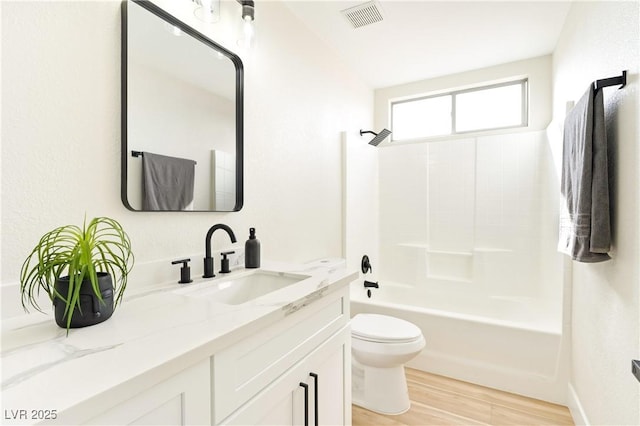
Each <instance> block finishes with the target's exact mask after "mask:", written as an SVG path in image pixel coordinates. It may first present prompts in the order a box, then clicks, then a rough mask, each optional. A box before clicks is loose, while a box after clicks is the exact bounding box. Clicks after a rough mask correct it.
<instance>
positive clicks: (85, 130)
mask: <svg viewBox="0 0 640 426" xmlns="http://www.w3.org/2000/svg"><path fill="white" fill-rule="evenodd" d="M176 3H177V2H176ZM186 3H187V4H189V3H190V2H186ZM223 3H226V4H227V6H228V7H235V6H238V5H237V3H236V2H223ZM1 8H2V9H1V13H2V88H1V89H2V113H3V115H2V217H1V219H2V224H1V231H2V271H1V282H2V285H3V290H5V287H10V286H11V285H12V284H15V283H16V282H17V280H18V275H19V272H20V267H21V265H22V262H23V260H24V258H25V257H26V256H27V254H28V253H29V252H30V250H31V249H32V247H33V246H34V245H35V243H36V242H37V240H38V239H39V237H40V236H41V235H42V234H43V233H45V232H46V231H48V230H50V229H52V228H53V227H55V226H59V225H63V224H67V223H81V222H82V220H83V217H84V215H85V214H86V215H87V217H93V216H98V215H107V216H111V217H114V218H116V219H117V220H119V221H120V222H121V223H122V224H123V226H124V228H125V229H126V230H127V232H128V233H129V235H130V237H131V239H132V242H133V247H134V250H135V255H136V265H137V266H136V268H135V269H136V270H146V269H145V265H149V264H151V263H154V262H158V261H161V262H162V265H163V268H165V269H162V272H163V274H162V275H161V276H158V277H157V279H162V280H165V281H168V280H172V279H178V277H179V276H178V273H179V270H178V268H177V267H173V266H171V265H170V264H169V261H170V260H172V259H178V258H180V257H183V256H186V255H192V256H193V258H192V274H194V276H197V275H198V274H201V273H202V256H203V255H204V238H205V234H206V231H207V230H208V229H209V227H210V226H211V225H213V224H215V223H226V224H228V225H230V226H231V227H232V228H233V229H234V230H235V231H236V235H237V237H238V239H239V240H240V242H241V244H242V243H244V240H245V239H246V238H247V237H248V228H249V227H251V226H253V227H256V229H257V235H258V238H259V239H260V240H261V242H262V250H263V256H265V257H267V258H270V259H276V260H292V261H307V260H311V259H314V258H319V257H323V256H340V255H342V227H343V226H342V225H343V223H342V221H343V217H342V213H341V207H342V171H341V132H342V131H344V130H351V131H355V130H357V129H359V128H360V127H361V126H368V125H370V124H371V121H372V117H373V107H372V105H373V91H372V90H371V89H370V88H369V87H368V86H366V85H364V84H363V83H362V82H361V81H360V80H359V79H358V78H356V77H355V76H354V75H353V74H351V73H350V72H349V71H348V70H347V69H346V68H345V67H344V66H343V65H342V64H341V63H340V62H339V60H338V59H337V57H336V56H335V55H334V54H333V53H332V51H330V50H328V48H326V46H325V45H324V44H322V43H321V42H320V41H319V39H318V38H317V37H316V36H315V35H312V34H311V33H310V32H309V31H308V30H307V29H306V28H305V27H303V26H302V25H301V23H300V22H299V21H297V19H296V18H295V17H294V16H293V15H292V14H291V13H290V12H289V10H288V9H287V8H286V7H284V6H283V5H282V4H281V3H280V2H276V1H274V2H258V4H257V5H256V30H257V34H256V42H255V44H254V47H253V49H252V50H251V52H249V53H248V54H246V55H244V56H243V61H244V66H245V127H244V128H245V205H244V208H243V209H242V211H241V212H239V213H135V212H130V211H128V210H126V209H125V207H124V206H123V204H122V202H121V201H120V30H121V26H120V2H117V1H105V2H95V1H87V2H77V1H76V2H31V1H29V2H6V1H3V2H1ZM234 10H235V9H234ZM239 14H240V11H239V6H238V10H237V20H238V21H240V17H239ZM187 15H189V14H187ZM191 16H192V15H191ZM233 16H234V17H235V16H236V14H234V15H233ZM223 18H224V16H223ZM220 25H222V26H223V27H224V25H225V23H224V22H221V24H220ZM228 47H230V48H231V49H234V50H235V46H231V45H229V46H228ZM213 244H214V248H215V249H221V248H223V247H225V246H228V245H229V241H228V239H227V237H226V235H223V234H222V233H219V234H218V233H217V234H216V235H215V236H214V241H213ZM147 269H149V268H147ZM157 270H158V269H157V268H155V269H154V271H156V272H155V273H157ZM134 272H135V270H134ZM165 272H166V273H165ZM140 275H141V274H137V275H136V279H134V280H132V281H130V285H131V286H134V287H135V286H138V285H142V283H143V281H145V279H147V278H148V276H140ZM3 293H5V294H7V292H3ZM2 302H3V316H7V315H10V314H11V313H13V312H14V311H16V309H17V310H18V311H19V310H20V309H21V307H20V306H19V301H18V300H17V299H9V300H8V299H7V298H6V297H3V301H2Z"/></svg>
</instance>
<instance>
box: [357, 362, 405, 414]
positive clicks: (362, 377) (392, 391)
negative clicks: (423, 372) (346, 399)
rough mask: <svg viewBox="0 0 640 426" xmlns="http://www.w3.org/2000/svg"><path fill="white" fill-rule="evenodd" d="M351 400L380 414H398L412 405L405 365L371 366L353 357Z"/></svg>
mask: <svg viewBox="0 0 640 426" xmlns="http://www.w3.org/2000/svg"><path fill="white" fill-rule="evenodd" d="M352 362H353V364H352V395H351V402H352V403H353V404H355V405H357V406H359V407H362V408H366V409H367V410H370V411H374V412H376V413H380V414H390V415H397V414H402V413H405V412H407V411H408V410H409V408H411V401H410V400H409V391H408V388H407V379H406V377H405V373H404V366H402V365H399V366H395V367H390V368H376V367H368V366H365V365H362V364H360V363H359V362H357V361H356V360H355V359H353V360H352Z"/></svg>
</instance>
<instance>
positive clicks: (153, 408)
mask: <svg viewBox="0 0 640 426" xmlns="http://www.w3.org/2000/svg"><path fill="white" fill-rule="evenodd" d="M209 377H210V374H209V360H205V361H203V362H201V363H199V364H197V365H195V366H193V367H191V368H188V369H187V370H185V371H183V372H182V373H179V374H177V375H175V376H173V377H171V378H170V379H168V380H165V381H164V382H162V383H159V384H157V385H156V386H154V387H152V388H151V389H148V390H146V391H144V392H142V393H140V394H138V395H136V396H135V397H133V398H131V399H129V400H127V401H126V402H124V403H122V404H120V405H117V406H115V407H112V408H111V409H109V410H107V411H106V412H104V413H102V414H100V415H99V416H96V417H94V418H93V419H91V420H90V421H89V422H87V424H92V425H97V424H103V425H104V424H108V425H196V424H200V425H204V424H211V420H210V419H211V405H210V395H211V392H210V390H211V387H210V382H209Z"/></svg>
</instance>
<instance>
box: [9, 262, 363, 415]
mask: <svg viewBox="0 0 640 426" xmlns="http://www.w3.org/2000/svg"><path fill="white" fill-rule="evenodd" d="M261 270H265V271H273V272H276V273H280V272H285V273H294V274H300V275H305V276H308V278H306V279H303V280H302V281H300V282H298V283H296V284H294V285H291V286H289V287H285V288H282V289H280V290H276V291H274V292H272V293H269V294H266V295H264V296H260V297H257V298H255V299H253V300H251V301H249V302H246V303H242V304H237V305H231V304H222V303H217V302H213V301H211V299H210V298H207V297H206V295H203V296H202V297H194V296H193V295H188V294H183V293H185V289H187V288H188V287H187V286H191V287H192V288H193V289H194V290H197V289H198V286H205V285H207V284H206V283H212V284H213V283H215V281H216V280H228V279H229V278H232V277H234V276H236V275H239V274H240V275H241V274H245V273H246V271H244V270H239V271H234V272H232V273H231V274H227V275H225V276H223V277H220V276H218V277H216V278H215V279H213V280H202V279H196V280H195V282H194V283H193V284H187V285H182V286H181V285H179V284H166V285H162V286H158V287H157V288H156V289H155V291H153V292H145V293H140V294H138V295H130V297H129V298H128V300H127V302H125V303H124V304H123V305H122V306H120V307H119V308H118V309H117V310H116V312H115V314H114V316H113V317H112V318H111V319H110V320H109V321H106V322H104V323H102V324H99V325H96V326H93V327H88V328H81V329H73V330H71V331H70V332H69V335H68V336H66V330H63V329H61V328H58V327H57V326H56V325H55V323H54V321H53V319H52V318H51V317H50V316H43V315H42V314H31V315H26V316H23V317H17V318H12V319H10V320H8V321H5V322H3V325H2V402H3V412H4V414H5V416H4V421H5V422H7V423H8V424H25V423H27V424H30V423H38V422H39V421H40V420H41V418H40V417H42V416H47V415H48V417H49V421H47V420H45V421H44V423H56V424H83V423H114V422H116V423H120V422H122V421H127V422H131V421H134V420H140V419H143V420H144V419H146V420H145V421H152V420H153V419H154V417H146V416H148V415H152V416H153V415H158V416H160V418H165V419H166V418H169V417H170V415H178V416H179V417H180V416H182V421H187V423H215V424H217V423H220V422H221V421H223V420H225V422H233V421H236V422H246V421H249V422H253V421H256V420H257V419H259V418H261V417H260V416H262V415H263V414H264V413H265V411H266V410H267V408H268V404H275V403H276V402H277V401H274V400H269V401H267V400H266V399H265V398H262V400H260V398H259V397H260V395H261V392H263V391H265V389H266V388H267V387H268V388H269V389H266V391H268V392H267V393H269V392H272V395H276V394H278V392H276V390H278V389H279V392H280V394H282V395H285V394H287V392H285V388H284V387H286V386H289V385H291V383H293V382H295V386H296V387H297V386H298V382H300V381H303V380H306V379H305V377H307V375H308V373H307V372H306V369H309V370H312V369H313V370H316V369H319V370H322V368H323V367H322V366H323V365H324V364H322V362H325V361H326V360H332V362H333V364H332V366H331V368H330V370H331V371H334V370H337V371H339V372H340V373H341V374H342V375H341V376H340V378H341V380H342V381H344V382H345V383H347V384H348V385H349V387H348V388H347V387H346V385H345V387H344V389H345V391H344V392H343V395H342V397H343V399H342V401H341V402H343V403H345V399H346V400H347V403H348V404H350V395H349V392H350V379H349V378H348V377H346V378H345V377H344V374H343V373H344V372H343V371H340V369H339V367H338V366H339V365H342V366H343V367H344V368H350V357H349V352H350V349H349V348H350V347H349V345H348V341H349V333H348V320H349V299H348V297H349V296H348V290H347V289H348V287H347V285H348V283H349V282H351V281H352V280H353V279H355V277H356V276H357V275H356V274H355V272H349V271H347V270H346V269H345V268H344V262H331V263H323V262H315V263H308V264H304V265H299V264H298V265H292V264H285V263H274V262H264V267H263V268H261ZM176 290H179V291H176ZM186 292H187V293H188V291H186ZM278 336H285V337H286V339H285V340H281V339H280V340H279V338H278ZM271 342H278V344H277V345H275V346H274V343H271ZM316 367H317V368H316ZM326 369H329V367H327V368H326ZM225 371H226V372H227V373H228V374H231V373H233V372H234V371H235V372H236V373H238V374H235V373H234V374H235V376H234V377H231V376H228V375H227V376H228V377H227V376H224V374H223V373H224V372H225ZM243 371H244V372H247V371H251V372H252V373H251V374H249V375H248V376H247V377H244V378H243V381H242V383H240V382H238V381H239V380H240V378H238V376H243V373H242V372H243ZM347 371H349V370H348V369H347ZM241 373H242V374H241ZM294 373H295V374H297V375H298V376H302V378H299V377H298V376H294V375H293V374H294ZM223 376H224V377H227V378H226V379H224V380H223V381H221V379H220V377H223ZM324 377H325V380H324V382H325V383H324V386H329V385H332V386H333V384H334V383H333V382H331V381H329V380H328V379H326V377H327V374H325V376H324ZM234 380H235V381H234ZM342 381H341V383H342ZM308 382H309V383H310V386H309V387H310V388H313V379H312V378H311V379H310V380H308ZM320 384H321V386H323V384H322V380H320ZM212 389H213V390H214V391H213V395H211V393H212V391H211V390H212ZM274 389H276V390H274ZM273 392H275V393H273ZM283 392H284V393H283ZM319 392H320V395H322V392H323V388H322V387H321V389H320V390H319ZM290 393H291V391H289V392H288V394H290ZM325 393H326V392H325ZM180 395H183V396H180ZM184 395H186V397H185V396H184ZM310 395H313V393H311V394H310ZM210 396H211V397H210ZM220 398H224V404H222V405H221V404H220V403H219V401H218V402H217V400H218V399H220ZM296 398H299V396H298V395H297V394H296ZM285 400H287V398H285V397H284V396H283V398H282V399H281V401H285ZM289 400H294V401H295V398H294V399H291V398H289ZM220 401H222V400H220ZM300 401H301V400H300ZM334 402H335V400H334ZM245 403H246V404H245ZM311 403H313V399H311ZM243 404H245V405H246V406H247V407H248V408H247V409H246V410H243V409H241V407H242V406H243ZM300 404H302V402H300ZM326 405H331V404H329V403H327V404H326ZM203 407H204V408H203ZM222 407H227V408H222ZM331 407H332V409H334V410H336V411H337V412H338V416H339V418H338V419H337V420H336V419H332V420H331V421H338V422H345V423H348V422H350V420H351V419H350V414H349V413H350V410H344V408H343V409H342V410H338V409H336V407H335V405H331ZM288 412H289V413H291V412H292V410H289V411H288ZM51 413H55V415H52V414H51ZM320 415H321V418H322V416H323V415H325V414H323V413H320ZM327 415H328V414H327ZM168 416H169V417H168ZM54 417H55V419H54ZM234 418H235V420H233V419H234ZM150 419H151V420H150ZM185 419H186V420H185ZM254 424H255V423H254Z"/></svg>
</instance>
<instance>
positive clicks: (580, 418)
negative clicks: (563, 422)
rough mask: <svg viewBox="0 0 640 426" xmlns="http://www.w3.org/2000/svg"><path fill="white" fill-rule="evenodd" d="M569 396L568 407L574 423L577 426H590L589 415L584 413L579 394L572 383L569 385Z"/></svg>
mask: <svg viewBox="0 0 640 426" xmlns="http://www.w3.org/2000/svg"><path fill="white" fill-rule="evenodd" d="M567 394H568V396H567V399H568V401H567V406H568V407H569V412H570V413H571V417H573V423H574V424H576V425H584V426H590V425H591V423H589V419H588V418H587V414H586V413H585V412H584V409H583V408H582V404H580V399H579V398H578V394H577V393H576V390H575V389H574V388H573V386H571V383H569V384H568V389H567Z"/></svg>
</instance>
